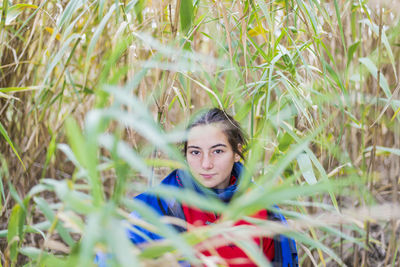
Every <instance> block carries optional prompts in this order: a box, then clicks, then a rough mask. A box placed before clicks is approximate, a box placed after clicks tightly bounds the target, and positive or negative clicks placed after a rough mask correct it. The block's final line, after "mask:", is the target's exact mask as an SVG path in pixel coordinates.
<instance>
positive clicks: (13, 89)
mask: <svg viewBox="0 0 400 267" xmlns="http://www.w3.org/2000/svg"><path fill="white" fill-rule="evenodd" d="M40 88H42V86H24V87H5V88H0V92H1V93H15V92H21V91H31V90H39V89H40Z"/></svg>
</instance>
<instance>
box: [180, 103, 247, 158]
mask: <svg viewBox="0 0 400 267" xmlns="http://www.w3.org/2000/svg"><path fill="white" fill-rule="evenodd" d="M214 123H218V124H221V125H222V126H223V132H224V133H225V135H226V137H227V138H228V142H229V144H230V145H231V147H232V150H233V152H235V153H236V154H238V155H239V156H240V157H241V158H242V159H243V160H244V156H243V152H244V151H243V149H242V151H240V150H239V144H240V145H241V146H242V148H243V147H245V146H246V145H247V137H246V135H245V133H244V132H243V130H242V128H241V127H240V124H239V123H238V122H237V121H236V120H235V119H234V118H233V117H232V116H231V115H229V114H227V113H226V112H225V111H223V110H221V109H219V108H212V109H208V110H205V111H202V112H200V114H199V115H197V116H195V117H194V119H193V120H192V121H191V122H190V123H189V125H188V126H187V130H190V129H192V128H193V127H196V126H199V125H209V124H214ZM183 146H184V147H183V152H184V153H185V155H186V152H187V140H186V141H185V142H184V144H183Z"/></svg>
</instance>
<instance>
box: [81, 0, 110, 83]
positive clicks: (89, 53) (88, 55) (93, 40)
mask: <svg viewBox="0 0 400 267" xmlns="http://www.w3.org/2000/svg"><path fill="white" fill-rule="evenodd" d="M115 8H116V5H115V4H114V5H112V6H111V7H110V9H109V10H108V12H107V14H106V15H105V16H104V18H103V19H102V20H101V22H100V24H99V25H98V26H97V28H96V30H95V32H94V33H93V36H92V38H91V40H90V43H89V46H88V49H87V52H86V62H85V75H86V74H87V72H88V70H89V65H90V64H89V63H90V60H91V58H92V54H93V51H94V48H95V46H96V44H97V41H98V40H99V38H100V35H101V34H102V32H103V30H104V28H105V26H106V25H107V22H108V20H109V19H110V18H111V16H112V14H113V13H114V10H115Z"/></svg>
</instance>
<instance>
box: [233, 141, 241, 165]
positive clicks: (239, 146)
mask: <svg viewBox="0 0 400 267" xmlns="http://www.w3.org/2000/svg"><path fill="white" fill-rule="evenodd" d="M238 151H240V152H242V144H238ZM239 161H240V155H239V154H238V153H235V162H239Z"/></svg>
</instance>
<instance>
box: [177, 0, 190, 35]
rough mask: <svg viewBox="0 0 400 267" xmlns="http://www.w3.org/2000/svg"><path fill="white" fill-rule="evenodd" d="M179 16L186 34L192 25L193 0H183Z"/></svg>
mask: <svg viewBox="0 0 400 267" xmlns="http://www.w3.org/2000/svg"><path fill="white" fill-rule="evenodd" d="M179 16H180V20H181V30H182V32H183V33H184V34H185V35H186V34H187V33H188V32H189V30H190V28H191V26H192V21H193V0H181V7H180V10H179Z"/></svg>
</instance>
